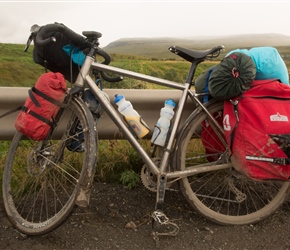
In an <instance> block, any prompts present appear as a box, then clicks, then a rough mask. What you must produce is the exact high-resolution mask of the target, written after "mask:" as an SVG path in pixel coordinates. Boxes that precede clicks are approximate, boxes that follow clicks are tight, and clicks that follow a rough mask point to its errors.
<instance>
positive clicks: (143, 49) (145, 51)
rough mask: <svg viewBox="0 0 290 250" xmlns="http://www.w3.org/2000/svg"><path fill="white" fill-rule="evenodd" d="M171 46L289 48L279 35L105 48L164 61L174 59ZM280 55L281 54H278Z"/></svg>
mask: <svg viewBox="0 0 290 250" xmlns="http://www.w3.org/2000/svg"><path fill="white" fill-rule="evenodd" d="M172 45H178V46H181V47H186V48H191V49H208V48H211V47H214V46H216V45H224V46H225V48H226V49H225V52H224V53H227V52H229V51H230V50H232V49H236V48H250V47H256V46H273V47H277V48H278V47H285V46H287V47H288V46H289V47H290V36H285V35H281V34H251V35H250V34H249V35H235V36H222V37H192V38H184V39H179V38H169V37H168V38H122V39H119V40H116V41H114V42H112V43H110V44H108V45H107V46H106V47H104V49H105V50H107V51H108V52H110V53H112V54H114V53H115V54H125V55H135V56H144V57H150V58H158V59H166V58H176V56H175V55H174V54H171V53H170V52H169V51H168V48H169V47H170V46H172ZM280 53H281V52H280Z"/></svg>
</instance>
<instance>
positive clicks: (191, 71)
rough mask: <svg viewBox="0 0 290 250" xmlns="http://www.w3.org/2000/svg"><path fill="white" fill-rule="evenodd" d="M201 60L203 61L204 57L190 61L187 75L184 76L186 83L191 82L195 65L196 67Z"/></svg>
mask: <svg viewBox="0 0 290 250" xmlns="http://www.w3.org/2000/svg"><path fill="white" fill-rule="evenodd" d="M203 61H204V58H202V59H195V60H194V61H192V63H191V67H190V69H189V72H188V75H187V78H186V83H189V84H190V85H191V84H192V80H193V77H194V74H195V70H196V67H197V65H198V64H199V63H201V62H203Z"/></svg>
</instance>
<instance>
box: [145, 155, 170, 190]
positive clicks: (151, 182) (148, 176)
mask: <svg viewBox="0 0 290 250" xmlns="http://www.w3.org/2000/svg"><path fill="white" fill-rule="evenodd" d="M153 161H154V163H155V164H156V165H157V166H159V164H160V158H153ZM141 181H142V183H143V185H144V186H145V187H146V188H147V189H148V190H149V191H151V192H157V176H156V175H155V174H153V173H152V172H151V171H150V169H149V168H148V167H147V166H146V165H143V167H142V169H141ZM169 186H170V184H169V183H167V184H166V188H168V187H169Z"/></svg>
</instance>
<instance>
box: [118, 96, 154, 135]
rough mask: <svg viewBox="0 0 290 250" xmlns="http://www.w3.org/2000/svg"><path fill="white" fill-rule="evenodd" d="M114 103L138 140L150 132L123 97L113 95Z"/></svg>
mask: <svg viewBox="0 0 290 250" xmlns="http://www.w3.org/2000/svg"><path fill="white" fill-rule="evenodd" d="M114 102H115V103H116V104H117V105H118V110H119V112H120V113H121V114H122V115H123V116H124V118H125V120H126V121H127V123H128V124H129V125H130V126H131V128H132V129H133V131H134V132H135V133H136V135H137V136H138V137H139V138H142V137H144V136H145V135H147V134H148V133H149V132H150V129H149V127H148V125H147V124H146V123H145V122H144V121H143V119H142V118H141V117H140V115H139V114H138V112H137V111H136V110H135V109H134V108H133V106H132V103H131V102H130V101H127V100H126V99H125V97H124V96H123V95H115V100H114Z"/></svg>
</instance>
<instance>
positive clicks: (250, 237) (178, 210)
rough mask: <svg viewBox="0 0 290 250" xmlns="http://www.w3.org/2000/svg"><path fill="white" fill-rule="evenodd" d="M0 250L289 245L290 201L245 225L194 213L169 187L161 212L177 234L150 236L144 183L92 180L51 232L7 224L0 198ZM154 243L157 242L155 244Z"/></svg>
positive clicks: (150, 205)
mask: <svg viewBox="0 0 290 250" xmlns="http://www.w3.org/2000/svg"><path fill="white" fill-rule="evenodd" d="M0 203H1V204H0V221H1V225H0V249H2V250H3V249H17V250H19V249H31V250H32V249H40V250H46V249H47V250H48V249H49V250H52V249H82V250H85V249H87V250H89V249H102V250H103V249H124V250H129V249H132V250H133V249H134V250H135V249H156V248H157V249H196V250H199V249H200V250H204V249H222V250H223V249H224V250H227V249H229V250H235V249H241V250H246V249H247V250H252V249H255V250H258V249H275V250H276V249H283V250H286V249H290V237H289V234H290V230H289V229H290V226H289V223H290V217H289V214H290V213H289V208H290V203H289V202H288V201H287V202H285V204H284V205H283V206H282V207H281V208H280V209H279V210H278V211H277V212H276V213H275V214H274V215H272V216H271V217H269V218H267V219H266V220H264V221H262V222H260V223H258V224H255V225H246V226H221V225H217V224H214V223H211V222H210V221H208V220H206V219H204V218H203V217H201V216H200V215H198V214H196V213H195V212H194V211H193V210H192V209H191V208H190V207H189V205H188V204H187V203H186V201H185V199H184V198H183V196H182V194H181V193H180V192H179V191H178V190H175V191H168V192H167V193H166V197H165V203H166V204H165V208H164V212H165V214H166V215H167V216H168V218H169V219H170V220H171V221H172V222H173V223H175V224H177V225H178V227H179V233H178V234H177V235H176V236H161V237H160V239H159V241H158V242H156V241H155V240H154V239H153V237H152V235H151V234H152V223H151V222H152V220H151V218H150V214H151V212H152V211H153V210H154V206H155V194H154V193H152V192H150V191H148V190H147V189H145V188H144V187H138V188H135V189H133V190H129V189H128V188H125V187H123V186H121V185H118V184H105V183H95V185H94V188H93V190H92V199H91V204H90V206H89V208H86V209H81V208H77V209H76V210H75V212H74V213H73V214H72V216H71V217H70V218H69V219H68V220H67V221H66V222H65V223H64V224H62V225H61V226H60V227H59V228H57V229H56V230H54V231H53V232H51V233H49V234H46V235H41V236H34V237H31V236H26V235H23V234H21V233H19V232H17V231H16V230H15V229H14V228H13V227H12V226H11V224H10V223H9V221H8V219H7V217H6V215H5V212H4V207H3V201H1V202H0ZM156 243H158V244H156Z"/></svg>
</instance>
